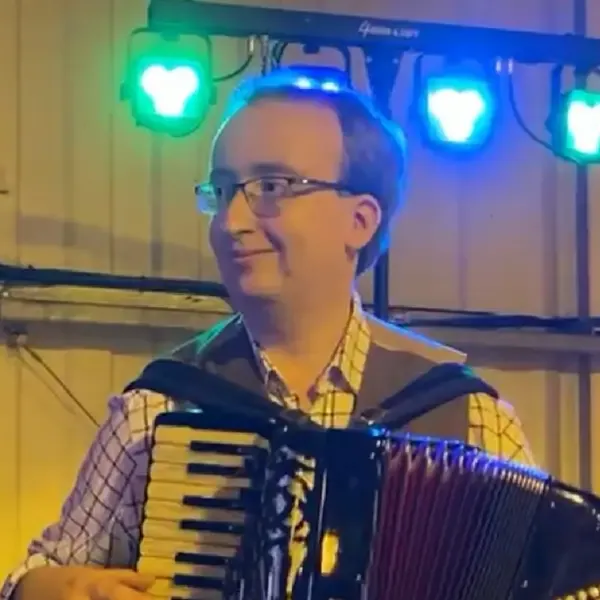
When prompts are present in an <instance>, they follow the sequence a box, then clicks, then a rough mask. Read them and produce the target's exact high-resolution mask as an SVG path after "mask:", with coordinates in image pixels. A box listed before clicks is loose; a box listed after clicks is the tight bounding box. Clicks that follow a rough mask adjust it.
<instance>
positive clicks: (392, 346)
mask: <svg viewBox="0 0 600 600" xmlns="http://www.w3.org/2000/svg"><path fill="white" fill-rule="evenodd" d="M367 322H368V323H369V327H370V329H371V336H372V337H371V339H372V343H374V344H376V345H378V346H380V347H382V348H384V349H386V350H389V351H392V352H405V353H408V354H414V355H417V356H421V357H423V358H425V359H427V360H428V361H431V362H433V363H443V362H455V363H465V362H466V360H467V355H466V354H465V353H464V352H461V351H460V350H457V349H455V348H451V347H450V346H445V345H444V344H441V343H439V342H436V341H435V340H432V339H430V338H428V337H426V336H424V335H421V334H420V333H417V332H415V331H412V330H410V329H407V328H406V327H400V326H398V325H394V324H393V323H389V322H387V321H382V320H381V319H378V318H376V317H374V316H372V315H367Z"/></svg>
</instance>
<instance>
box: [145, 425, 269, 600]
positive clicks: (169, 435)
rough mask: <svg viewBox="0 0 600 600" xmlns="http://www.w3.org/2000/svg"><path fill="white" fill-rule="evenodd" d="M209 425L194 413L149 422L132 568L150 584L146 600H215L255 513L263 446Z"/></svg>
mask: <svg viewBox="0 0 600 600" xmlns="http://www.w3.org/2000/svg"><path fill="white" fill-rule="evenodd" d="M211 424H214V420H213V422H212V423H211V422H210V419H207V418H206V417H204V416H202V415H201V414H200V415H199V414H197V413H166V414H164V415H160V416H159V417H158V418H157V420H156V424H155V429H154V436H153V447H152V452H151V461H150V468H149V476H148V483H147V487H146V502H145V505H144V514H143V522H142V534H141V542H140V545H139V552H138V554H139V556H138V561H137V568H138V571H139V572H141V573H148V574H150V575H153V576H154V577H156V578H157V579H156V582H155V584H154V585H153V586H152V587H151V589H150V590H149V594H150V596H151V597H154V598H171V599H177V600H187V599H188V598H189V599H193V600H195V599H197V600H213V599H214V600H217V599H219V600H220V599H221V598H222V595H223V589H224V588H225V586H226V581H227V580H228V576H229V572H230V570H231V569H230V567H231V565H232V561H234V560H235V559H236V558H237V557H238V554H239V551H240V548H241V543H242V536H243V534H244V532H245V531H246V528H247V526H248V523H250V522H251V521H250V520H249V517H250V518H251V517H252V515H253V512H255V511H256V507H258V504H259V502H258V500H259V497H260V489H261V484H260V483H258V482H257V481H256V474H257V473H258V472H259V471H258V470H257V468H256V466H257V464H259V463H260V462H261V461H263V460H264V458H266V451H267V450H268V444H267V442H266V440H265V439H264V438H263V437H261V436H260V435H258V434H257V433H255V432H248V431H241V430H235V427H234V426H233V425H232V424H230V423H227V424H226V426H227V427H229V428H230V429H233V431H230V430H225V429H224V428H223V427H218V428H211V427H210V425H211ZM263 471H264V469H263Z"/></svg>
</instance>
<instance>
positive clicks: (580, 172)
mask: <svg viewBox="0 0 600 600" xmlns="http://www.w3.org/2000/svg"><path fill="white" fill-rule="evenodd" d="M586 2H587V0H573V32H574V34H575V35H576V36H585V35H586V33H587V6H586ZM586 84H587V72H586V71H582V70H576V73H575V86H576V87H583V88H585V86H586ZM589 221H590V215H589V172H588V168H587V166H584V165H578V166H577V167H576V173H575V277H576V286H577V289H576V295H577V316H578V318H579V319H580V320H582V321H588V322H590V318H591V307H590V302H591V296H590V231H589V228H590V222H589ZM590 329H591V322H590ZM577 396H578V401H579V485H580V486H581V487H583V488H585V489H588V490H591V489H592V464H591V462H592V461H591V457H592V359H591V356H590V355H589V354H587V353H583V352H581V351H578V353H577Z"/></svg>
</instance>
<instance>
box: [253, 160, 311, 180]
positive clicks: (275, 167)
mask: <svg viewBox="0 0 600 600" xmlns="http://www.w3.org/2000/svg"><path fill="white" fill-rule="evenodd" d="M249 173H250V174H251V175H253V176H257V177H260V176H262V175H290V176H292V177H299V176H300V173H298V171H296V169H294V168H292V167H290V166H289V165H287V164H285V163H283V162H277V161H275V162H258V163H253V164H252V165H251V167H250V169H249Z"/></svg>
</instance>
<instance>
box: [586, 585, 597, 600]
mask: <svg viewBox="0 0 600 600" xmlns="http://www.w3.org/2000/svg"><path fill="white" fill-rule="evenodd" d="M587 595H588V598H600V589H598V588H597V587H591V588H590V589H589V590H588V591H587Z"/></svg>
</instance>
